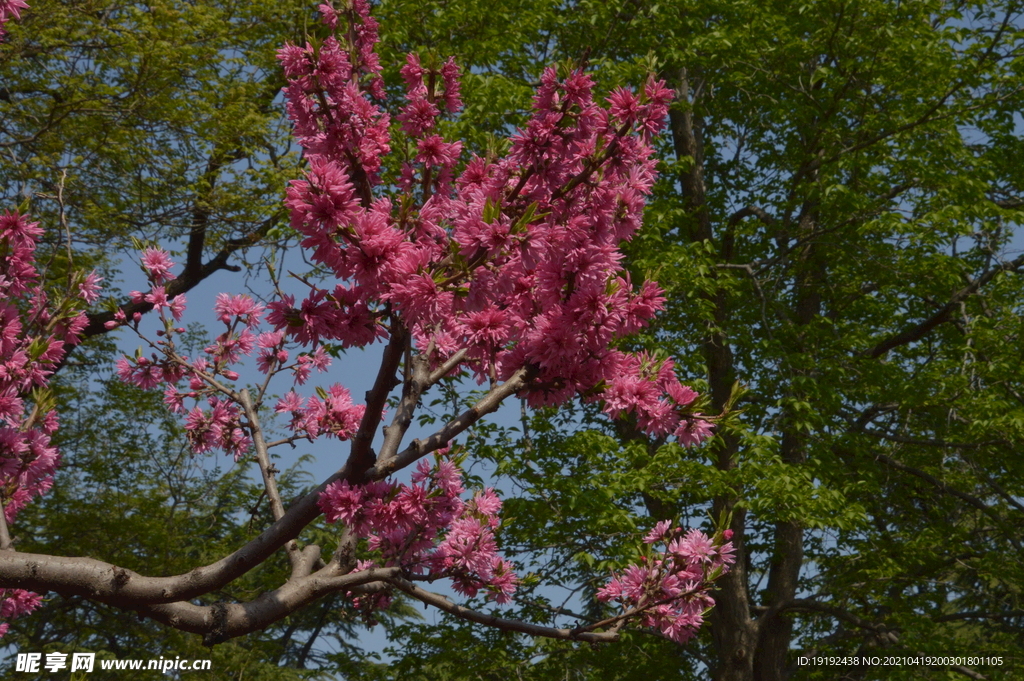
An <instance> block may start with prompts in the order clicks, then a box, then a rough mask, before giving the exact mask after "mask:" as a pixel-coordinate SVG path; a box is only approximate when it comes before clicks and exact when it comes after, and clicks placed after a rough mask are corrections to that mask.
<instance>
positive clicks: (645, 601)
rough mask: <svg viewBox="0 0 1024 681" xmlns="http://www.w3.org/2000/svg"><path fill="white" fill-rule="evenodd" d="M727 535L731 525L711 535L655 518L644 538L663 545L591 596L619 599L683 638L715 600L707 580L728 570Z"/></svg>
mask: <svg viewBox="0 0 1024 681" xmlns="http://www.w3.org/2000/svg"><path fill="white" fill-rule="evenodd" d="M731 538H732V530H726V531H725V532H723V533H722V535H721V537H716V538H715V539H714V540H713V539H710V538H708V536H707V535H706V534H704V533H703V532H701V531H700V530H690V531H689V532H686V533H685V534H684V533H683V530H682V529H680V528H678V527H675V528H673V527H672V524H671V522H670V521H668V520H664V521H661V522H659V523H658V524H657V525H655V527H654V529H653V530H651V532H650V533H649V534H648V535H647V536H646V537H645V538H644V543H646V544H648V545H654V544H657V543H663V544H664V546H665V549H664V550H663V551H661V552H658V553H654V554H653V555H646V556H642V557H641V561H640V562H639V563H637V564H633V565H630V566H629V567H627V568H626V569H625V570H624V571H623V572H622V573H621V574H617V575H615V576H613V577H612V579H611V581H609V582H608V584H606V585H605V586H604V588H602V589H601V590H600V591H599V592H598V594H597V597H598V599H599V600H602V601H617V602H618V603H621V604H622V607H623V610H624V611H625V612H627V613H628V612H635V613H642V614H641V618H640V621H641V622H642V623H643V624H644V626H649V627H655V628H657V629H658V630H660V631H661V632H662V633H663V634H665V636H667V637H668V638H670V639H672V640H673V641H676V642H677V643H685V642H686V641H688V640H689V639H690V638H692V637H693V636H694V635H695V634H696V633H697V630H698V629H700V626H701V624H703V623H704V615H705V614H706V613H707V611H708V610H710V609H711V608H712V607H713V606H714V604H715V602H714V600H713V599H712V598H711V596H709V595H708V594H707V590H708V588H709V586H710V584H711V583H712V582H714V580H715V579H717V578H718V577H720V576H721V575H723V574H725V573H726V572H728V571H729V566H730V565H732V563H733V561H734V557H733V545H732V542H730V541H729V540H730V539H731Z"/></svg>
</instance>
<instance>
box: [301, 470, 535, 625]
mask: <svg viewBox="0 0 1024 681" xmlns="http://www.w3.org/2000/svg"><path fill="white" fill-rule="evenodd" d="M463 492H465V488H464V486H463V482H462V471H461V470H459V467H458V466H457V465H456V464H454V463H453V462H452V461H450V460H449V459H447V458H443V457H438V459H437V462H436V463H435V465H434V466H430V465H429V464H428V463H427V461H426V460H425V459H421V460H420V462H419V464H418V465H417V468H416V472H415V473H414V474H413V476H412V484H409V485H403V484H397V483H394V482H384V481H379V482H371V483H367V484H364V485H350V484H349V483H348V482H345V481H342V482H335V483H333V484H332V485H330V486H329V487H328V488H327V489H326V490H325V491H324V494H323V496H321V498H320V508H321V510H323V512H324V516H325V517H326V518H327V521H328V522H332V523H333V522H336V521H339V520H340V521H341V522H343V523H345V525H347V526H348V528H349V529H350V530H351V531H352V532H353V533H355V535H356V536H359V537H366V538H367V539H368V542H367V543H368V548H369V549H370V550H371V551H373V552H375V553H376V554H377V556H378V557H377V559H376V560H374V561H364V562H362V563H361V564H360V565H359V569H367V568H370V567H376V566H378V565H380V566H383V567H392V566H397V567H402V568H404V569H405V570H406V571H407V572H408V573H409V574H410V575H413V576H415V577H419V578H423V579H427V580H434V579H438V578H441V577H447V578H450V579H451V580H452V583H453V585H454V587H455V589H456V590H457V591H458V592H459V593H462V594H464V595H466V596H476V595H477V593H478V592H479V591H481V590H483V591H484V592H485V593H486V595H487V597H488V598H490V599H492V600H494V601H496V602H498V603H507V602H508V601H509V599H510V598H511V595H512V593H513V592H515V589H516V584H517V582H518V580H517V578H516V575H515V572H514V571H513V568H512V565H511V564H510V563H509V562H508V561H506V560H504V559H503V558H501V557H500V556H499V555H498V553H497V544H496V542H495V538H494V530H495V529H497V527H498V526H499V524H500V520H499V519H498V512H499V511H500V510H501V500H500V499H499V498H498V496H497V495H496V494H495V493H494V490H493V489H485V490H483V491H478V492H476V493H475V494H474V495H473V497H472V499H470V500H469V501H468V502H467V501H463V500H462V499H461V496H460V495H462V494H463ZM378 605H380V604H379V603H378Z"/></svg>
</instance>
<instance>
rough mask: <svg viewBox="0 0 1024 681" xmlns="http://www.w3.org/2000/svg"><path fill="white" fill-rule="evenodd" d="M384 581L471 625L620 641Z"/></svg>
mask: <svg viewBox="0 0 1024 681" xmlns="http://www.w3.org/2000/svg"><path fill="white" fill-rule="evenodd" d="M384 581H386V582H387V583H389V584H392V585H394V586H395V587H396V588H398V589H399V590H401V591H403V592H405V593H406V594H408V595H409V596H412V597H413V598H415V599H416V600H418V601H421V602H423V603H426V604H427V605H432V606H434V607H435V608H437V609H438V610H443V611H444V612H447V613H448V614H450V615H455V616H456V617H459V618H461V619H464V620H469V621H470V622H476V623H477V624H485V625H487V626H491V627H495V628H497V629H502V630H504V631H518V632H520V633H523V634H529V635H530V636H543V637H545V638H555V639H561V640H564V641H586V642H588V643H610V642H614V641H617V640H619V634H618V632H601V633H598V632H576V630H574V629H556V628H554V627H545V626H542V625H539V624H530V623H529V622H520V621H518V620H509V619H505V618H503V617H497V616H496V615H487V614H484V613H482V612H478V611H476V610H470V609H469V608H464V607H462V606H461V605H456V604H455V603H452V602H451V601H450V600H448V598H446V597H445V596H442V595H441V594H437V593H434V592H432V591H427V590H425V589H421V588H420V587H418V586H416V585H415V584H413V583H412V582H410V581H408V580H407V579H403V578H402V577H398V576H395V577H389V578H387V579H385V580H384Z"/></svg>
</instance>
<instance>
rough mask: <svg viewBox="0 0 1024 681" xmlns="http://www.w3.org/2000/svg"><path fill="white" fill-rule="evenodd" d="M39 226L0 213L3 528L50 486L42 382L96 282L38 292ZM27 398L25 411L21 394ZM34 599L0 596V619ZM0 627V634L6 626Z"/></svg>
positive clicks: (67, 343)
mask: <svg viewBox="0 0 1024 681" xmlns="http://www.w3.org/2000/svg"><path fill="white" fill-rule="evenodd" d="M41 234H42V229H40V227H39V225H38V224H37V223H35V222H30V221H29V220H28V218H27V217H26V216H25V215H21V214H20V213H18V212H13V213H12V212H5V213H3V214H2V215H0V254H2V256H0V504H2V508H3V513H4V521H5V523H7V524H8V525H9V524H10V523H11V522H13V521H14V519H15V517H16V516H17V514H18V512H19V511H20V510H21V509H22V508H24V507H25V505H26V504H27V503H28V502H29V501H31V500H32V498H34V497H36V496H38V495H40V494H43V493H45V492H46V491H47V490H48V489H50V486H51V485H52V484H53V474H54V471H55V470H56V469H57V465H58V463H59V461H60V456H59V454H58V453H57V450H56V448H54V447H53V446H52V445H51V444H50V437H51V436H52V435H53V433H54V432H55V431H56V430H57V414H56V412H55V411H53V410H51V409H50V408H49V406H48V404H49V398H48V397H47V396H46V393H45V387H46V384H47V382H48V380H49V377H50V375H51V374H52V373H53V371H54V369H55V368H56V367H57V366H58V364H59V363H60V362H61V361H62V360H63V359H64V356H65V355H66V354H67V350H68V348H69V347H71V346H73V345H75V344H77V343H78V341H79V337H80V334H81V332H82V330H83V329H84V328H85V325H86V323H87V320H86V317H85V314H84V312H83V311H82V308H83V307H84V306H85V305H88V304H89V303H92V302H94V301H95V300H96V297H97V295H98V288H99V282H100V279H99V277H97V276H96V275H95V273H90V274H88V275H85V276H81V275H79V276H78V277H77V278H75V279H74V280H73V281H72V282H71V286H70V290H69V291H68V292H67V293H66V295H65V297H64V298H62V299H61V300H53V299H51V296H50V295H48V294H47V292H46V291H45V290H44V289H43V287H42V285H41V283H40V280H39V275H38V273H37V272H36V267H35V250H36V240H37V239H38V238H39V236H40V235H41ZM30 395H31V397H32V400H31V401H32V404H31V409H30V408H28V405H26V398H27V397H29V396H30ZM38 602H39V597H38V596H36V595H35V594H30V593H28V592H25V591H21V590H17V589H14V590H5V591H3V594H2V595H0V618H2V619H8V618H10V617H14V616H18V615H21V614H25V613H27V612H30V611H31V610H33V609H34V608H35V607H36V605H38ZM6 626H7V625H6V624H2V625H0V629H2V630H0V633H2V632H3V631H6Z"/></svg>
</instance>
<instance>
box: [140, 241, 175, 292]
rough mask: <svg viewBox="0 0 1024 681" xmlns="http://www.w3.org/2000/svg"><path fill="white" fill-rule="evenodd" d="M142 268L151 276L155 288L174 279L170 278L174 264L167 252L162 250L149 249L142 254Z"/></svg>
mask: <svg viewBox="0 0 1024 681" xmlns="http://www.w3.org/2000/svg"><path fill="white" fill-rule="evenodd" d="M142 267H143V268H144V269H145V270H146V272H147V273H148V274H149V278H150V280H151V281H152V282H153V284H154V285H155V286H160V285H161V284H163V283H165V282H167V281H169V280H170V279H173V277H171V276H170V273H171V268H172V267H174V262H173V261H172V260H171V257H170V256H169V255H168V254H167V252H166V251H164V250H162V249H160V248H147V249H146V250H145V251H144V252H143V254H142Z"/></svg>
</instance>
